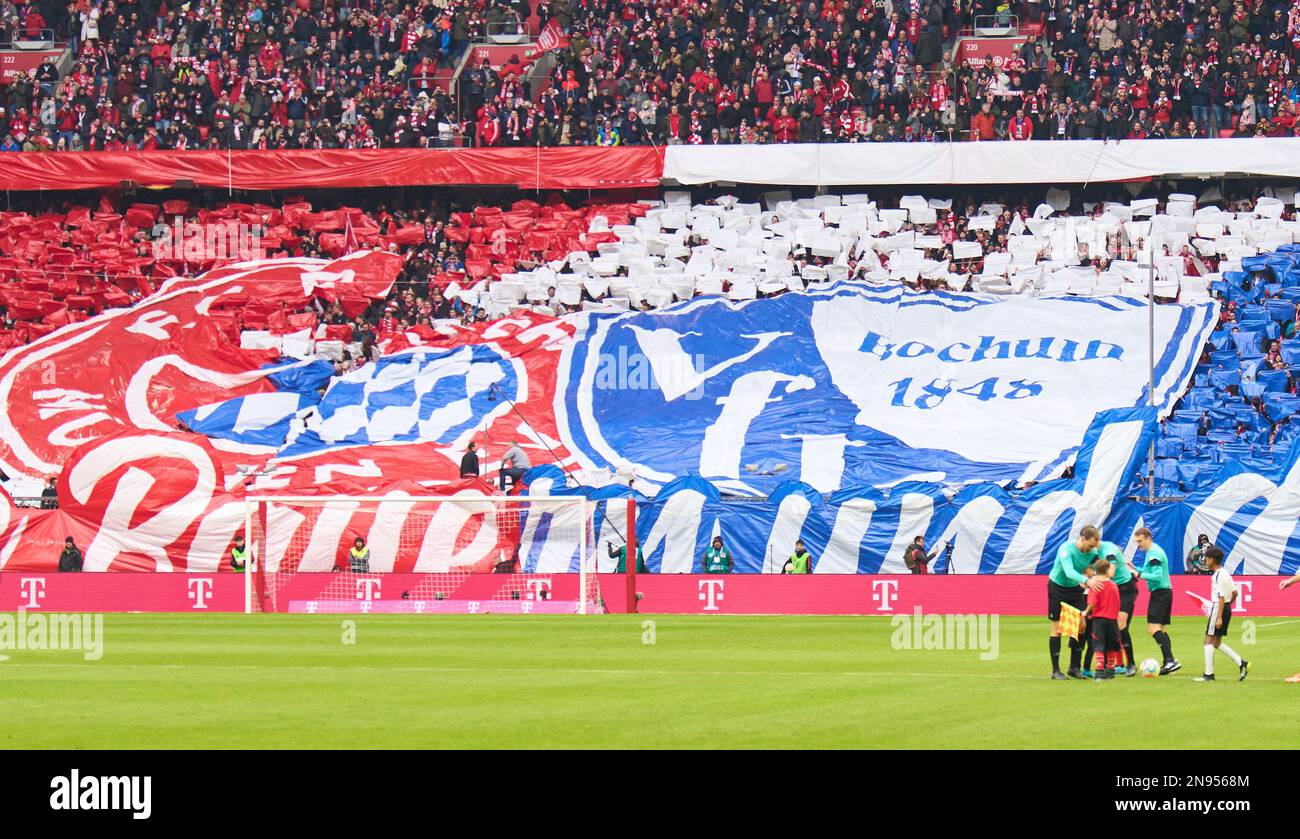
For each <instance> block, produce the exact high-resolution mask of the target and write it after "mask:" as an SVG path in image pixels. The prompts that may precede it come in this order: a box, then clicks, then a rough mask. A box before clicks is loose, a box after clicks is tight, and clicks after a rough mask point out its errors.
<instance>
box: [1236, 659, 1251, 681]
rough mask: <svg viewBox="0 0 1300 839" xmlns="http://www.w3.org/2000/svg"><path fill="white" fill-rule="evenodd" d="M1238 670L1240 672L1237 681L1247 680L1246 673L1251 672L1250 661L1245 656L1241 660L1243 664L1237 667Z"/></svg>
mask: <svg viewBox="0 0 1300 839" xmlns="http://www.w3.org/2000/svg"><path fill="white" fill-rule="evenodd" d="M1237 672H1238V673H1239V674H1240V675H1238V676H1237V681H1239V682H1244V681H1246V674H1247V673H1249V672H1250V662H1249V661H1246V659H1244V658H1243V659H1242V660H1241V666H1240V667H1238V668H1237Z"/></svg>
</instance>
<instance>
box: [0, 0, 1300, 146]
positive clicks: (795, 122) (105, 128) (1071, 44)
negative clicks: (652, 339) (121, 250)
mask: <svg viewBox="0 0 1300 839" xmlns="http://www.w3.org/2000/svg"><path fill="white" fill-rule="evenodd" d="M1013 13H1014V15H1015V16H1016V18H1017V20H1018V21H1019V22H1020V25H1021V27H1022V29H1024V30H1027V31H1032V32H1034V33H1036V34H1033V35H1030V37H1029V39H1028V41H1027V42H1026V43H1025V44H1024V47H1023V48H1022V49H1021V51H1020V54H1019V55H1018V56H1017V57H1015V58H1014V59H1013V60H1012V61H1010V62H1007V63H1003V64H997V63H995V62H994V61H993V60H992V58H991V57H990V58H989V59H988V60H986V61H985V62H984V63H983V65H982V66H975V67H969V66H961V67H954V66H953V65H952V64H951V63H950V61H949V57H950V55H951V45H952V43H953V40H954V39H955V37H956V35H957V34H958V33H959V31H960V30H961V29H962V27H964V26H968V25H969V24H970V23H971V22H972V21H973V20H975V19H976V18H979V17H984V16H988V17H992V18H998V17H1003V18H1010V16H1011V15H1012V14H1013ZM551 20H554V21H555V22H556V24H557V25H558V26H559V27H560V29H561V30H562V31H563V32H564V33H566V42H565V43H563V44H562V45H561V46H560V48H559V49H557V50H555V51H554V52H553V53H552V54H553V55H554V57H555V62H554V67H553V69H552V71H551V74H550V77H549V78H545V79H540V80H539V81H540V82H541V83H540V84H536V85H534V84H533V81H532V80H531V79H530V72H529V71H530V66H529V63H525V62H524V61H521V60H520V59H519V57H518V56H516V57H514V58H512V59H511V60H509V61H508V62H507V63H506V64H505V65H503V66H501V67H496V68H494V67H493V66H491V65H490V64H489V63H488V62H487V61H486V60H484V61H483V62H482V63H481V64H478V65H475V64H473V63H472V62H471V64H470V65H469V66H467V67H466V69H465V71H464V72H463V73H462V75H461V78H460V83H459V88H458V95H459V100H460V101H459V102H458V101H455V100H453V99H452V98H451V97H450V96H449V95H448V94H447V92H446V91H445V90H444V88H445V87H446V84H445V79H446V78H447V77H448V76H449V75H450V73H451V71H452V70H451V68H453V67H455V66H456V65H457V64H458V62H459V61H460V59H461V58H462V56H463V55H464V53H465V51H466V49H468V47H469V46H470V44H471V43H473V42H474V41H478V40H482V39H483V37H484V36H485V35H486V33H488V32H489V31H492V32H495V31H499V30H501V29H502V28H503V27H506V28H509V27H514V26H527V25H528V23H527V22H528V21H533V22H534V25H535V24H536V22H547V21H551ZM44 29H51V30H53V31H55V32H56V33H60V34H62V35H64V36H65V37H67V39H68V40H69V42H70V43H71V44H73V45H74V46H75V48H76V55H75V64H74V67H73V69H72V70H71V72H70V73H68V75H67V76H66V77H65V78H63V79H60V78H59V73H58V71H57V69H56V68H55V67H54V66H53V64H50V63H46V64H44V65H42V66H41V67H39V68H38V69H36V70H34V71H31V72H30V73H29V74H28V75H27V76H25V77H23V78H20V79H18V80H17V81H15V82H14V83H13V84H11V85H9V86H8V88H7V89H6V90H4V91H3V93H0V105H3V107H4V112H3V113H0V150H9V151H18V150H28V151H33V150H47V149H55V150H57V149H69V150H81V149H91V150H95V149H128V148H141V149H152V148H180V149H187V148H254V149H258V148H266V149H281V148H285V149H294V148H340V147H341V148H357V147H377V146H384V147H390V146H391V147H425V146H440V145H450V144H455V143H458V142H460V138H462V137H464V138H465V142H469V143H473V144H475V145H480V146H520V145H525V146H531V145H538V144H540V145H545V146H551V145H606V146H613V145H645V144H649V143H655V144H661V145H662V144H676V143H684V144H717V143H769V142H776V143H786V142H829V141H837V142H866V141H919V140H951V139H965V138H968V137H969V138H971V139H982V140H992V139H1010V140H1025V139H1075V138H1078V139H1098V138H1107V139H1121V140H1122V139H1140V138H1145V137H1175V138H1176V137H1198V136H1220V135H1232V136H1259V135H1263V136H1283V135H1288V136H1289V135H1293V134H1295V133H1296V132H1297V130H1300V129H1297V127H1296V102H1297V100H1298V99H1300V89H1298V88H1297V78H1298V73H1297V66H1296V59H1297V57H1298V54H1297V49H1298V48H1300V0H1298V1H1297V2H1290V3H1288V2H1278V1H1277V0H1274V2H1267V0H1198V2H1196V3H1184V2H1175V0H1141V2H1123V3H1121V2H1113V1H1112V2H1105V0H1093V2H1091V3H1089V4H1083V3H1077V4H1076V3H1073V2H1068V0H1041V1H1040V2H1020V3H1015V4H1011V3H1009V2H1007V0H955V2H945V0H897V2H895V0H803V2H793V0H732V2H727V0H713V1H712V2H708V3H700V4H689V5H674V4H667V3H664V2H651V0H636V2H614V0H587V2H581V3H578V2H573V0H536V2H533V3H532V5H531V6H530V0H513V2H511V0H450V2H446V3H438V4H435V3H434V2H433V0H399V2H395V3H379V2H377V0H350V2H345V0H338V1H337V2H334V1H333V0H298V2H296V3H292V4H278V3H269V2H267V1H266V0H256V1H255V0H225V2H212V0H193V2H190V3H186V4H183V5H179V6H178V7H173V6H171V5H168V4H167V3H166V2H165V0H121V2H119V0H104V2H92V1H91V0H77V2H76V3H74V4H70V5H66V6H65V5H63V4H61V3H60V2H59V0H35V1H34V2H29V3H16V2H14V0H0V30H2V31H0V41H3V40H5V39H6V38H11V37H14V36H15V35H17V34H21V33H28V34H34V33H37V32H39V31H41V30H44Z"/></svg>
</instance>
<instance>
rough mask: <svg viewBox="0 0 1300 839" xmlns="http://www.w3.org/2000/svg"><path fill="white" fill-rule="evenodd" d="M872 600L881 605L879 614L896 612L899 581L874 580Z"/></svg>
mask: <svg viewBox="0 0 1300 839" xmlns="http://www.w3.org/2000/svg"><path fill="white" fill-rule="evenodd" d="M871 599H872V600H874V601H876V602H877V603H879V604H880V605H879V606H877V607H876V611H877V612H892V611H894V601H895V600H897V599H898V580H872V581H871Z"/></svg>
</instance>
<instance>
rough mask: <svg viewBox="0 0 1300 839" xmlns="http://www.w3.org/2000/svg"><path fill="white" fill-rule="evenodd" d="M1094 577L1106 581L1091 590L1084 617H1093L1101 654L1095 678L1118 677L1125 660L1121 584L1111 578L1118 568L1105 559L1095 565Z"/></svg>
mask: <svg viewBox="0 0 1300 839" xmlns="http://www.w3.org/2000/svg"><path fill="white" fill-rule="evenodd" d="M1092 572H1093V576H1095V577H1101V578H1102V579H1103V580H1104V582H1103V583H1102V584H1101V587H1100V588H1096V589H1089V591H1088V608H1087V609H1086V610H1085V611H1084V613H1083V616H1084V617H1085V618H1090V619H1091V620H1092V624H1091V631H1092V649H1093V652H1094V653H1096V656H1097V664H1096V666H1095V667H1094V668H1093V670H1094V672H1095V675H1094V676H1093V678H1094V679H1113V678H1115V668H1116V667H1119V666H1120V665H1121V664H1122V663H1123V661H1124V651H1123V647H1121V645H1120V640H1119V586H1117V585H1115V581H1114V580H1113V579H1111V578H1112V577H1113V576H1114V574H1115V567H1114V566H1113V565H1111V564H1110V563H1109V562H1108V561H1106V560H1104V559H1099V560H1097V561H1096V562H1094V563H1093V564H1092Z"/></svg>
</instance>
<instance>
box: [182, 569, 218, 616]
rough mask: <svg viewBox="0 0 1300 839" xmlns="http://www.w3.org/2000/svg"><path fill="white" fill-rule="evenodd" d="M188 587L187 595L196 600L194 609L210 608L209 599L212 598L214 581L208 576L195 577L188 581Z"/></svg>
mask: <svg viewBox="0 0 1300 839" xmlns="http://www.w3.org/2000/svg"><path fill="white" fill-rule="evenodd" d="M185 585H186V588H188V589H189V593H188V594H187V595H186V596H187V597H189V599H190V600H193V601H194V606H193V607H191V608H194V609H206V608H208V601H209V600H211V599H212V581H211V580H209V579H208V578H206V577H195V578H193V579H191V580H189V581H187V582H186V584H185Z"/></svg>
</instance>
